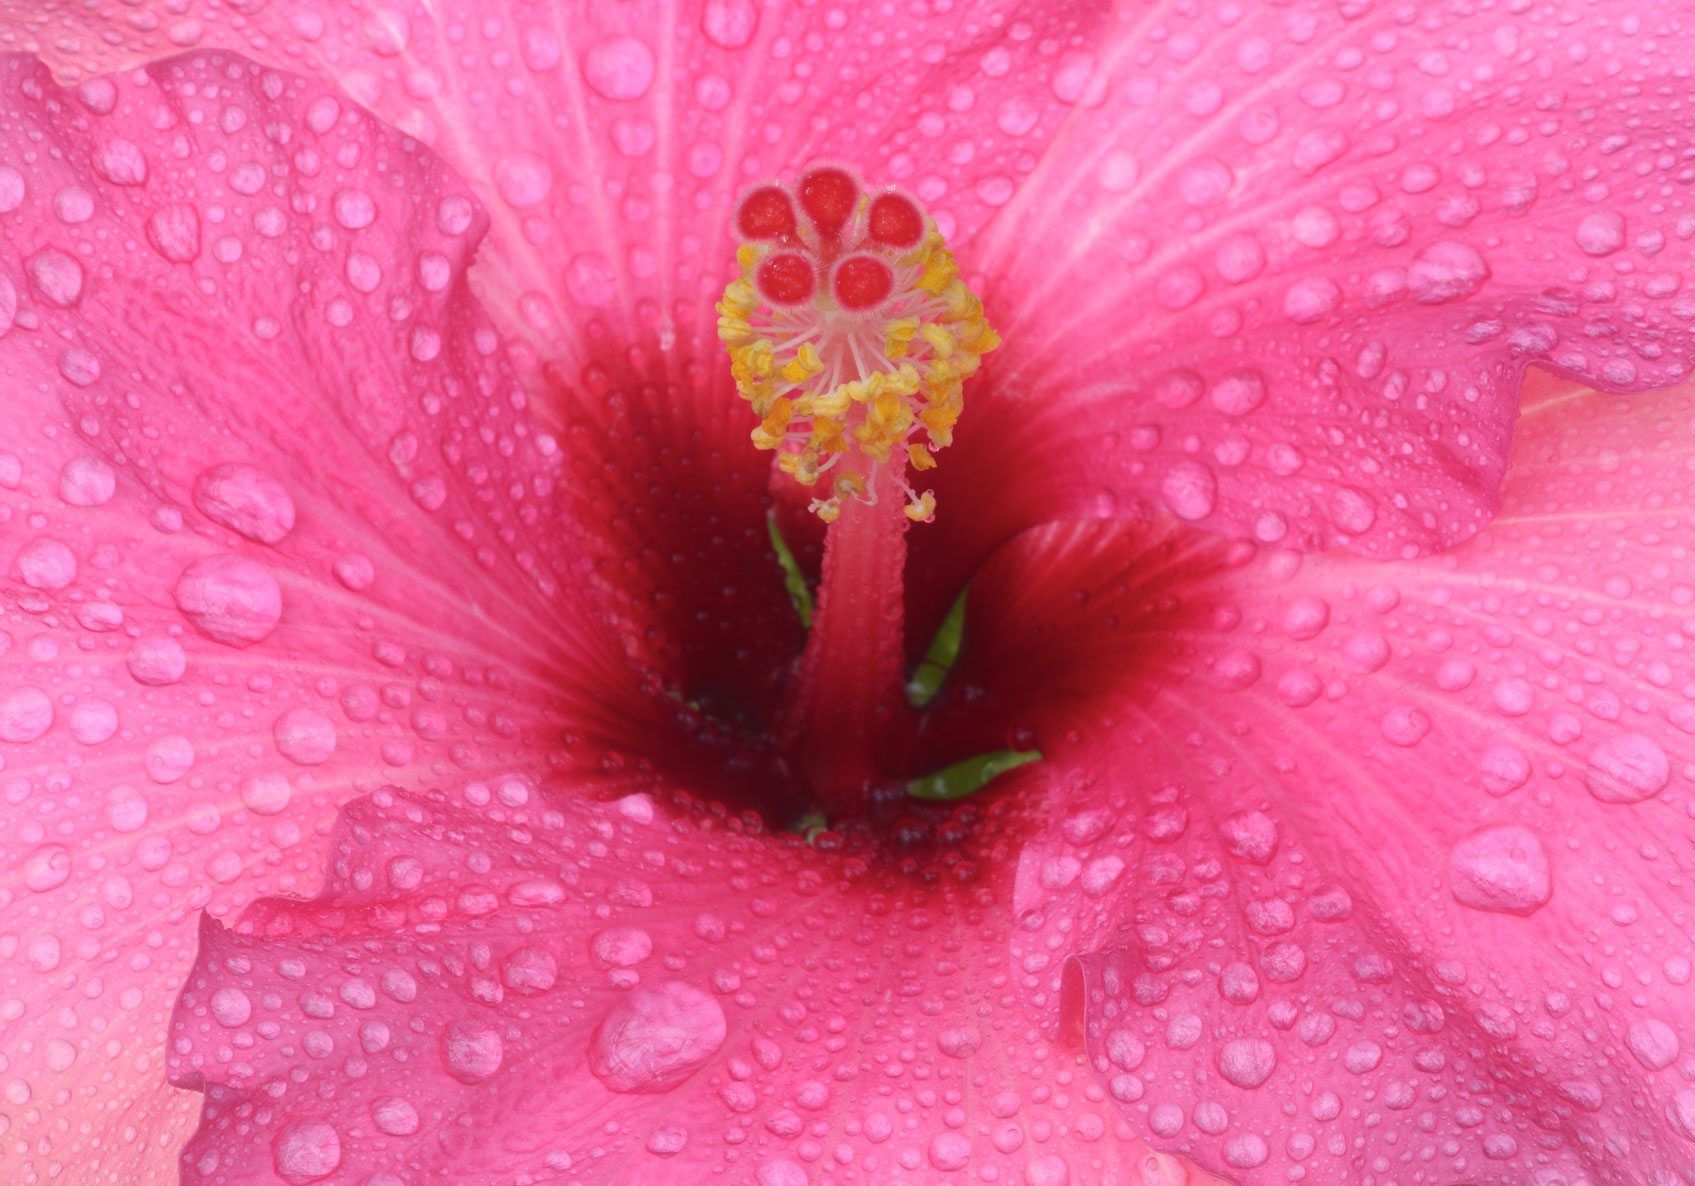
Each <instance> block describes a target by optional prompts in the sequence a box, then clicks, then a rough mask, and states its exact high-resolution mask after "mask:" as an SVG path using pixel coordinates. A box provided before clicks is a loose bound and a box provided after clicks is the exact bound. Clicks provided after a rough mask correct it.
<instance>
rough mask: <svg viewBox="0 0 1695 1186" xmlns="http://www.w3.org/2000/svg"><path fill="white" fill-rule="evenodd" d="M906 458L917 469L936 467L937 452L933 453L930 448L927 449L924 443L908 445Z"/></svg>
mask: <svg viewBox="0 0 1695 1186" xmlns="http://www.w3.org/2000/svg"><path fill="white" fill-rule="evenodd" d="M906 459H907V461H908V462H910V463H911V465H912V468H913V469H916V470H926V469H935V468H936V456H935V454H933V453H931V452H930V450H928V449H926V448H925V447H924V446H923V445H908V446H907V447H906Z"/></svg>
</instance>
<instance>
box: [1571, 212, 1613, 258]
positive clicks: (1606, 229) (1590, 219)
mask: <svg viewBox="0 0 1695 1186" xmlns="http://www.w3.org/2000/svg"><path fill="white" fill-rule="evenodd" d="M1576 239H1577V246H1578V247H1579V248H1580V249H1581V250H1582V251H1583V253H1584V254H1585V255H1595V256H1601V255H1611V254H1612V253H1613V252H1615V251H1617V250H1618V249H1619V248H1620V247H1623V246H1624V216H1623V215H1622V214H1619V213H1618V212H1617V211H1614V210H1595V211H1592V212H1590V213H1589V214H1585V215H1584V216H1583V219H1582V221H1581V222H1579V223H1578V224H1577V235H1576Z"/></svg>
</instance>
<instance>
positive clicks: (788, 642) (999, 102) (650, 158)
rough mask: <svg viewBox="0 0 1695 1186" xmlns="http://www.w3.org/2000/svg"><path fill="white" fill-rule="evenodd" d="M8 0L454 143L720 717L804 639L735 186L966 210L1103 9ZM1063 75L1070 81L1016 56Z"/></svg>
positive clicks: (595, 480) (593, 538)
mask: <svg viewBox="0 0 1695 1186" xmlns="http://www.w3.org/2000/svg"><path fill="white" fill-rule="evenodd" d="M7 8H10V9H11V10H12V11H11V12H9V13H7V14H6V15H5V16H3V17H0V23H3V24H4V25H6V26H10V27H11V28H13V29H15V30H17V31H18V32H17V36H18V37H19V40H20V43H21V44H23V45H25V46H28V47H29V48H32V49H37V50H39V51H40V52H41V53H42V54H43V55H44V56H45V57H47V59H48V60H49V61H51V62H53V63H54V64H55V66H56V67H57V68H59V69H62V70H64V71H67V72H69V73H72V74H80V73H81V72H86V71H89V70H93V69H99V68H111V67H113V66H116V65H118V64H127V63H129V62H133V61H135V60H138V59H144V58H146V57H149V56H158V55H161V54H168V53H172V52H175V51H176V50H178V49H180V48H181V47H183V46H185V45H218V46H222V47H225V48H233V49H237V50H240V51H241V52H243V53H246V54H250V55H252V56H254V57H256V58H258V59H259V60H261V61H264V62H267V63H270V64H273V65H280V66H283V67H286V68H288V69H290V70H298V71H303V72H309V73H315V74H317V75H318V76H319V77H322V78H324V79H326V80H329V81H332V82H334V83H336V84H338V85H340V86H342V87H343V88H345V89H346V90H347V91H348V93H349V94H351V95H352V96H353V97H354V98H355V99H357V100H358V101H359V102H361V103H364V104H366V105H367V106H369V107H370V108H371V109H372V110H373V111H375V112H376V113H377V114H379V115H380V116H382V117H383V118H385V119H387V120H388V121H390V122H391V123H393V124H395V125H396V126H397V127H400V128H402V129H404V130H406V131H409V132H411V133H413V134H415V135H417V136H419V137H420V138H422V139H424V140H426V141H427V142H428V143H430V145H431V146H432V147H433V148H435V149H436V151H438V152H440V153H441V154H442V155H443V156H444V157H445V158H446V159H447V161H448V162H449V163H450V164H452V165H453V166H455V167H456V168H457V169H458V170H459V172H460V173H461V174H463V175H464V176H465V177H466V178H467V179H468V181H469V183H470V185H471V186H472V188H473V190H474V192H475V193H476V195H477V197H478V198H480V199H481V200H482V202H483V203H484V205H485V206H486V207H487V208H488V210H489V211H490V213H491V216H492V225H491V228H490V231H489V235H488V238H487V239H486V240H485V241H484V243H483V244H482V246H481V248H480V251H479V254H478V258H477V264H476V267H475V268H474V269H473V274H472V281H473V284H474V285H475V286H476V288H477V290H478V292H479V294H480V295H481V296H482V297H484V299H485V300H486V301H487V302H488V305H489V307H490V311H491V313H492V314H493V315H494V316H495V318H496V319H497V321H498V322H499V323H500V325H501V328H502V330H503V331H505V332H506V333H508V334H509V335H515V336H520V337H523V338H525V339H527V340H528V341H529V342H530V343H532V344H533V345H534V347H535V348H536V351H537V355H536V357H532V358H529V359H528V362H527V366H528V368H529V370H530V373H529V375H528V376H527V378H528V382H529V385H530V387H531V389H532V390H533V391H535V392H537V393H538V396H539V398H538V404H539V406H540V408H541V414H542V415H543V416H545V417H548V418H550V419H556V420H560V421H563V425H564V429H563V432H562V436H564V437H565V438H566V439H567V442H568V445H569V449H568V454H567V455H568V457H569V458H570V459H571V460H572V463H573V465H574V472H573V473H572V476H571V480H570V481H569V482H568V483H566V486H565V489H566V490H567V491H568V492H569V495H570V496H571V497H573V498H581V499H583V500H584V501H585V502H587V503H589V504H590V506H591V508H592V509H591V510H589V511H587V512H586V513H584V514H582V515H581V516H580V517H581V518H582V520H583V521H584V524H585V533H586V534H585V538H584V539H583V540H582V541H581V543H582V546H583V548H584V549H585V550H586V551H587V552H588V553H589V554H591V555H592V556H593V558H594V567H595V570H596V571H597V573H599V574H601V575H602V576H604V577H605V581H604V589H603V592H604V594H605V596H606V597H607V599H608V600H609V601H610V602H611V612H612V614H613V615H614V618H615V620H616V621H617V622H618V623H619V625H620V629H621V632H622V633H623V634H624V635H625V636H626V637H627V638H629V639H631V640H632V645H633V646H634V647H635V648H636V652H637V653H636V656H635V657H636V658H637V659H638V661H639V662H641V663H642V664H643V665H644V666H645V667H646V668H648V669H649V671H650V673H651V678H652V681H653V682H654V683H655V684H657V685H663V686H666V687H670V688H679V687H680V688H684V689H686V690H687V697H688V698H689V699H693V700H697V701H701V702H703V703H710V704H711V705H713V706H715V707H716V708H718V709H719V710H721V711H722V713H723V714H724V715H736V714H746V713H759V712H763V711H766V710H768V708H769V706H770V702H771V700H772V697H773V696H774V695H775V694H776V691H777V689H776V688H775V687H774V686H773V683H772V680H771V679H770V678H769V677H770V675H771V674H772V673H773V672H774V671H775V670H776V669H777V665H775V664H772V663H767V662H763V661H761V659H760V656H762V655H769V654H776V653H789V652H794V651H798V650H799V647H800V636H799V632H798V630H797V627H796V624H795V623H794V621H793V620H792V619H790V618H787V617H778V618H775V619H774V618H773V617H772V615H771V614H770V613H769V612H768V611H767V607H768V606H769V605H772V604H780V603H781V601H782V599H783V596H784V594H783V590H782V583H781V573H780V571H779V570H778V568H777V567H776V565H775V564H774V563H773V562H772V558H771V556H770V552H769V548H768V547H767V544H766V522H765V505H766V503H767V502H768V496H767V493H766V487H767V484H768V479H769V475H770V459H769V457H768V456H766V455H763V454H761V453H759V452H758V451H756V450H754V449H752V448H750V447H749V445H748V439H747V438H748V433H749V431H750V430H751V429H752V428H753V426H754V421H753V420H752V419H751V417H750V413H749V412H748V410H747V407H746V405H745V403H743V402H742V401H741V400H740V399H738V398H737V396H736V394H735V391H734V388H733V386H732V384H731V382H730V374H729V369H728V367H727V366H726V365H725V362H724V354H723V349H722V345H721V343H720V342H719V340H718V338H717V333H716V313H715V312H714V308H713V306H714V304H715V302H716V301H717V300H718V299H719V297H720V296H721V295H722V292H723V288H724V285H725V283H726V282H727V280H728V279H729V278H730V277H731V276H732V275H733V274H734V261H733V255H732V253H733V250H734V246H735V238H734V235H733V231H732V226H731V222H732V211H733V206H734V203H735V202H736V201H737V199H738V198H739V196H740V194H741V192H742V191H743V190H744V189H746V188H747V187H749V186H750V185H752V184H753V183H755V182H756V181H758V180H761V179H763V178H768V177H771V176H777V175H781V176H784V177H791V176H793V175H794V174H795V173H797V172H798V171H799V170H800V169H801V168H802V167H804V166H805V165H806V164H808V163H809V162H811V161H812V160H813V159H814V158H816V157H820V156H822V157H828V158H831V159H835V160H840V161H843V162H844V163H847V164H850V165H852V166H854V167H856V168H858V169H860V170H861V171H862V172H863V173H864V175H865V176H866V177H867V178H868V179H870V180H872V181H874V182H875V183H877V184H885V183H895V182H898V183H901V184H904V185H908V186H910V187H911V188H912V189H913V191H914V192H915V193H917V194H918V195H919V196H920V197H921V198H922V199H923V200H924V201H925V202H927V203H928V204H929V208H930V210H931V212H932V213H933V214H934V215H935V216H936V217H937V218H938V219H939V220H940V221H941V224H942V226H943V228H944V229H945V230H946V231H947V232H948V233H950V234H958V235H962V236H963V235H966V234H968V233H969V232H970V231H971V230H972V228H975V227H977V226H979V225H981V224H982V223H983V222H984V221H985V220H986V219H987V217H988V216H989V215H990V214H991V213H992V212H993V211H994V209H995V208H996V206H997V205H998V204H1000V203H1003V202H1005V200H1006V196H1007V195H1008V194H1009V193H1010V192H1011V191H1012V189H1013V186H1014V184H1015V183H1016V180H1017V179H1018V178H1019V177H1021V176H1022V175H1024V174H1025V173H1027V172H1028V171H1029V170H1030V169H1031V168H1032V167H1034V163H1035V160H1036V155H1037V154H1038V153H1039V152H1040V149H1041V146H1042V145H1043V143H1045V141H1046V139H1047V138H1048V137H1049V136H1051V135H1052V134H1053V132H1054V130H1055V129H1056V128H1057V126H1058V125H1059V122H1060V121H1061V119H1062V118H1063V117H1064V116H1065V114H1066V113H1067V111H1068V110H1069V108H1068V104H1067V102H1066V101H1065V98H1064V93H1065V89H1066V84H1065V83H1064V82H1063V81H1062V80H1061V79H1060V77H1059V74H1057V73H1055V71H1056V70H1061V71H1063V69H1064V67H1063V66H1059V65H1056V64H1055V63H1053V62H1050V61H1049V60H1048V56H1049V55H1048V54H1047V47H1048V46H1049V45H1050V44H1051V43H1055V42H1057V41H1058V40H1062V39H1067V38H1072V37H1076V36H1088V34H1087V32H1086V31H1087V30H1090V29H1092V28H1094V27H1095V26H1097V25H1098V24H1099V23H1100V21H1101V20H1102V17H1103V12H1102V11H1101V6H1100V5H1097V4H1093V3H1086V2H1082V0H1076V2H1067V3H1053V4H1043V5H1037V6H1029V5H1014V4H1011V3H1007V2H1005V0H996V2H995V3H992V4H985V3H982V2H981V0H978V2H976V3H971V4H956V5H952V6H946V5H944V6H939V7H936V8H935V9H934V10H931V9H928V8H923V9H915V10H913V11H912V12H908V13H904V14H903V15H902V16H901V18H900V20H899V22H898V24H899V27H900V33H899V35H898V36H891V28H890V24H889V21H888V19H887V18H885V17H884V16H883V15H882V14H880V13H879V12H877V11H875V10H872V9H863V8H860V7H856V6H853V5H847V6H840V5H837V6H829V5H802V4H797V3H787V2H785V3H778V4H771V3H757V2H756V0H695V2H693V3H690V4H687V5H684V6H683V9H682V10H681V12H680V13H679V11H678V10H677V8H676V6H674V5H664V4H659V3H657V2H653V0H644V2H643V3H624V4H618V5H572V6H566V7H565V8H548V7H546V6H537V5H534V4H529V3H511V2H506V3H486V2H481V3H477V4H471V5H466V4H457V5H442V4H436V3H428V4H426V3H415V2H403V3H366V2H362V0H361V2H350V3H338V4H333V5H325V4H323V3H320V2H318V0H272V2H270V3H267V4H264V5H259V6H254V5H251V4H245V3H234V4H225V3H223V2H222V0H210V2H209V3H204V4H200V5H197V6H196V9H195V15H194V16H193V17H190V18H184V17H182V16H180V15H179V14H178V12H177V10H176V6H175V5H171V4H163V3H153V2H140V3H134V4H126V5H124V6H123V7H122V8H121V9H106V8H103V7H99V6H92V7H73V8H69V9H60V10H54V11H44V10H42V9H41V7H40V6H39V5H36V4H31V3H17V4H10V5H5V4H0V12H5V10H6V9H7ZM1079 30H1084V31H1085V32H1084V33H1081V34H1080V33H1079ZM938 53H940V54H942V55H943V56H942V57H941V58H940V59H939V60H938V58H937V54H938ZM1071 57H1075V55H1071ZM1067 60H1068V61H1069V60H1070V58H1068V59H1067ZM1050 74H1051V75H1053V76H1054V79H1055V81H1054V87H1053V88H1052V89H1051V90H1050V89H1049V88H1046V87H1043V88H1041V89H1039V90H1036V91H1033V92H1031V91H1027V89H1026V88H1025V86H1024V85H1023V84H1022V83H1017V82H1016V80H1019V79H1024V78H1031V77H1035V78H1045V77H1048V76H1049V75H1050ZM873 80H874V81H873ZM966 145H969V146H970V152H969V155H968V158H967V159H963V160H962V159H960V153H961V150H962V148H963V146H966ZM955 146H958V147H955ZM608 456H617V457H619V458H620V459H621V460H620V464H619V465H618V466H616V467H607V466H605V465H603V464H602V463H601V459H602V458H605V457H608ZM785 493H788V491H785ZM951 595H952V594H951V592H950V593H949V594H948V596H950V597H951ZM655 626H657V627H659V628H657V629H655V628H654V627H655Z"/></svg>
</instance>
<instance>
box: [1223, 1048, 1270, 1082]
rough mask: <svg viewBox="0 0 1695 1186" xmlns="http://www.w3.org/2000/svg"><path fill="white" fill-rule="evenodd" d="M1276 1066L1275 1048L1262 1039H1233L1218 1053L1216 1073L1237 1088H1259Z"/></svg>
mask: <svg viewBox="0 0 1695 1186" xmlns="http://www.w3.org/2000/svg"><path fill="white" fill-rule="evenodd" d="M1276 1066H1277V1048H1276V1047H1275V1046H1273V1045H1272V1044H1271V1043H1270V1042H1267V1041H1266V1040H1265V1039H1263V1038H1234V1039H1232V1040H1231V1041H1229V1042H1226V1043H1225V1044H1224V1045H1223V1046H1222V1047H1220V1048H1219V1051H1218V1073H1219V1074H1220V1075H1222V1076H1224V1078H1225V1079H1226V1080H1228V1081H1229V1082H1231V1083H1234V1084H1235V1085H1236V1086H1237V1087H1242V1088H1249V1089H1251V1088H1255V1087H1258V1086H1260V1085H1261V1084H1262V1083H1264V1082H1265V1081H1266V1080H1267V1079H1269V1078H1271V1072H1272V1071H1273V1070H1274V1069H1275V1068H1276Z"/></svg>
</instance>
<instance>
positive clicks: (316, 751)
mask: <svg viewBox="0 0 1695 1186" xmlns="http://www.w3.org/2000/svg"><path fill="white" fill-rule="evenodd" d="M271 736H272V737H273V738H275V740H276V743H277V752H278V753H280V754H282V756H283V757H285V758H287V759H288V760H289V761H291V762H295V763H297V764H299V765H301V766H322V765H323V764H324V763H325V762H327V761H329V760H330V755H331V754H333V753H335V745H336V732H335V722H333V721H331V720H330V718H329V717H327V716H325V715H324V714H323V713H321V712H318V711H317V710H316V709H311V708H291V709H289V710H288V711H287V712H285V713H283V714H282V715H281V716H279V717H278V718H277V719H276V722H275V723H274V724H273V725H272V726H271Z"/></svg>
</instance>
